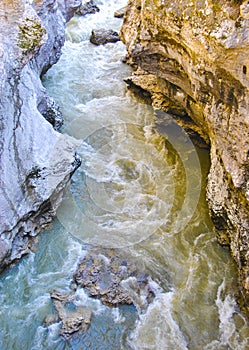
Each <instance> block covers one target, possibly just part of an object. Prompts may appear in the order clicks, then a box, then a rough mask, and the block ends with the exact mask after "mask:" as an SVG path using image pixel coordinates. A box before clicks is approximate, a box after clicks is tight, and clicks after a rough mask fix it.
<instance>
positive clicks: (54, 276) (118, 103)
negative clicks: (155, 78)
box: [0, 0, 249, 350]
mask: <svg viewBox="0 0 249 350" xmlns="http://www.w3.org/2000/svg"><path fill="white" fill-rule="evenodd" d="M96 2H97V3H98V4H99V7H100V12H99V13H97V14H94V15H88V16H86V17H82V18H80V17H75V18H73V19H72V20H71V22H70V23H69V24H68V26H67V42H66V44H65V47H64V49H63V55H62V57H61V59H60V61H59V62H58V63H57V64H56V65H55V66H54V67H52V68H51V69H50V70H49V72H48V73H47V74H46V76H45V78H44V85H45V86H46V88H47V89H48V91H49V93H50V94H51V95H52V96H53V97H54V98H55V100H56V101H57V102H58V103H59V104H60V106H61V108H62V112H63V115H64V118H65V125H64V127H63V130H62V131H63V132H66V133H68V134H70V135H71V136H72V137H75V138H77V139H78V140H79V147H78V153H79V154H80V155H81V158H82V166H81V167H80V168H79V169H78V171H77V172H76V173H75V174H74V176H73V178H72V181H71V183H70V185H69V187H68V190H67V193H66V195H65V198H64V200H63V202H62V205H61V207H60V209H59V210H58V215H57V218H56V219H55V221H54V223H53V226H52V227H51V228H50V229H48V230H46V231H45V232H43V233H42V235H41V239H40V242H39V247H38V250H37V251H36V253H31V254H30V255H29V256H27V257H25V258H24V259H22V260H21V262H19V263H18V264H17V265H16V266H14V267H13V268H12V269H10V270H9V271H7V272H6V273H5V274H3V275H2V276H1V280H0V286H1V296H0V298H1V305H2V307H1V310H0V329H1V330H0V332H1V337H0V348H1V349H6V350H7V349H16V350H17V349H18V350H19V349H25V350H26V349H90V350H92V349H98V350H99V349H103V350H104V349H106V350H107V349H108V350H110V349H117V350H118V349H150V350H152V349H155V350H161V349H170V350H171V349H172V350H176V349H191V350H203V349H206V350H210V349H213V350H214V349H215V350H217V349H219V350H225V349H226V350H227V349H234V350H240V349H241V350H244V349H247V348H248V347H249V331H248V324H247V323H246V321H245V319H244V317H243V315H242V314H241V313H240V311H239V309H238V306H237V305H236V302H235V298H234V295H235V293H236V278H237V276H236V270H235V266H234V263H233V260H232V259H231V257H230V254H229V251H228V250H226V249H224V248H222V247H220V246H219V245H218V244H217V240H216V237H215V231H214V227H213V225H212V223H211V221H210V218H209V215H208V208H207V204H206V201H205V184H206V177H207V172H208V168H209V157H208V151H207V150H198V149H196V148H195V147H194V146H193V144H192V142H191V140H189V138H188V136H187V135H186V134H185V132H184V131H183V130H182V129H181V128H180V127H178V126H177V125H176V124H175V123H174V121H173V120H172V117H171V116H168V115H166V114H160V113H158V112H156V115H155V111H153V109H152V108H151V107H150V106H148V105H146V104H142V103H140V102H138V101H137V100H136V98H135V97H134V96H133V95H132V94H131V93H130V92H129V91H127V89H126V86H125V83H124V82H123V78H125V77H127V76H128V75H129V74H130V68H129V67H128V66H127V65H125V64H124V63H122V57H124V56H125V54H126V51H125V47H124V45H123V44H122V43H121V42H118V43H115V44H107V45H105V46H94V45H92V44H90V43H89V35H90V32H91V30H92V29H93V28H96V27H104V28H108V29H110V28H112V29H114V30H118V29H119V27H120V25H121V23H122V20H120V19H116V18H113V12H114V11H115V10H116V9H119V8H121V7H122V6H123V5H124V4H125V1H122V0H120V1H96ZM92 246H98V247H100V248H101V247H104V248H105V247H108V248H114V249H117V254H118V253H119V251H122V252H123V253H125V254H127V256H129V258H130V259H133V260H134V261H135V262H136V264H137V266H138V267H139V268H141V269H142V270H144V271H146V272H147V273H148V274H149V275H150V287H151V289H152V290H153V291H154V293H155V295H156V297H155V299H154V300H153V302H152V303H151V304H150V305H148V306H147V308H146V309H143V310H142V309H141V308H140V307H139V305H140V304H139V303H140V302H141V303H143V301H144V300H143V296H142V295H141V296H138V299H137V304H136V307H135V306H123V307H120V308H110V307H107V306H104V305H103V304H101V302H100V301H99V300H97V299H92V298H89V297H88V295H87V292H86V291H84V290H83V289H78V290H77V298H78V299H77V303H78V305H81V306H85V307H87V308H89V309H91V310H92V312H93V319H92V323H91V326H90V328H89V329H88V331H87V332H86V333H85V334H80V335H78V336H76V337H74V338H73V339H72V340H70V341H67V342H66V341H64V340H63V339H62V338H61V337H60V336H59V331H60V327H61V324H60V323H59V322H58V323H55V324H53V325H50V326H49V327H45V326H44V323H43V322H44V319H45V317H46V316H47V315H48V314H51V312H53V304H52V302H51V299H50V292H51V291H52V290H53V289H59V290H61V291H69V290H70V286H71V283H72V276H73V272H74V271H75V269H76V266H77V263H78V261H79V259H80V258H81V257H82V256H84V254H85V252H86V251H87V250H88V249H89V248H90V247H92ZM125 287H126V288H127V289H129V288H131V287H130V284H129V281H126V282H125Z"/></svg>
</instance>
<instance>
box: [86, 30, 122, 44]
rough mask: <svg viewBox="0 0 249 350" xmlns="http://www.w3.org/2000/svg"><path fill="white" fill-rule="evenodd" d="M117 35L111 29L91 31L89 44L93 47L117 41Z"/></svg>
mask: <svg viewBox="0 0 249 350" xmlns="http://www.w3.org/2000/svg"><path fill="white" fill-rule="evenodd" d="M119 40H120V39H119V34H118V33H117V32H115V31H114V30H112V29H103V28H101V29H93V30H92V34H91V36H90V42H91V43H92V44H94V45H104V44H107V43H116V42H117V41H119Z"/></svg>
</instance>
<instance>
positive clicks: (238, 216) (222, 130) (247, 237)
mask: <svg viewBox="0 0 249 350" xmlns="http://www.w3.org/2000/svg"><path fill="white" fill-rule="evenodd" d="M121 37H122V40H123V41H124V42H125V43H126V46H127V49H128V58H127V60H128V62H129V63H130V64H132V65H133V66H134V68H135V71H134V73H133V74H132V76H130V77H129V78H128V79H127V80H126V81H127V83H128V84H130V85H131V86H136V87H138V88H139V89H141V91H146V92H147V94H148V93H149V96H150V98H151V100H152V104H153V105H154V106H155V107H156V108H161V109H163V110H165V111H167V112H170V113H173V114H175V116H176V118H177V119H178V120H179V122H180V123H182V124H183V125H185V127H187V128H188V129H189V130H192V132H193V133H196V132H197V133H198V134H199V135H200V136H201V138H202V139H204V140H205V141H206V142H207V143H208V144H210V149H211V151H210V154H211V169H210V173H209V178H208V185H207V200H208V203H209V206H210V212H211V216H212V218H213V221H214V223H215V226H216V228H217V232H218V238H219V241H220V242H221V243H222V244H229V245H230V247H231V252H232V255H233V257H234V259H235V261H236V262H237V264H238V267H239V269H238V271H239V286H240V291H241V300H242V304H243V305H244V306H245V307H246V308H247V311H248V312H249V249H248V243H249V219H248V213H249V210H248V209H249V205H248V200H249V185H248V178H249V163H248V157H249V90H248V88H249V61H248V57H249V2H248V1H236V0H233V1H225V0H222V1H216V0H208V1H206V0H205V1H204V0H196V1H195V0H193V1H186V0H181V1H168V0H130V1H129V2H128V6H127V11H126V15H125V18H124V23H123V28H122V31H121Z"/></svg>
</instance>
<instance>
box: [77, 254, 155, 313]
mask: <svg viewBox="0 0 249 350" xmlns="http://www.w3.org/2000/svg"><path fill="white" fill-rule="evenodd" d="M74 280H75V282H76V283H77V285H78V286H80V287H84V288H85V289H86V290H87V292H88V293H89V295H90V296H92V297H97V298H99V299H100V300H101V301H102V302H103V303H104V304H106V305H111V306H117V305H120V304H134V305H135V306H136V307H137V308H139V309H145V308H146V307H147V306H148V304H149V303H150V302H151V300H153V298H154V296H155V295H154V292H153V291H152V290H151V288H150V284H149V277H148V275H147V274H146V273H144V272H143V271H139V268H138V266H137V265H136V263H135V262H133V261H131V260H128V259H127V257H125V256H122V255H120V253H119V255H117V252H116V250H114V249H99V250H98V249H94V250H90V251H89V252H88V253H87V254H86V256H85V257H84V258H83V260H82V261H81V262H80V263H79V265H78V268H77V271H76V272H75V274H74Z"/></svg>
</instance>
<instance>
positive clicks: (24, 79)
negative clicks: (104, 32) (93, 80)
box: [0, 0, 81, 271]
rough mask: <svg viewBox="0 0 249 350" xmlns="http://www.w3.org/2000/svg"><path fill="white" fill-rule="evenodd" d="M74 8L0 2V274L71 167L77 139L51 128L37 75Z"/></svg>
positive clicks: (38, 223) (51, 205)
mask: <svg viewBox="0 0 249 350" xmlns="http://www.w3.org/2000/svg"><path fill="white" fill-rule="evenodd" d="M80 4H81V1H73V0H70V1H65V0H53V1H51V0H44V1H39V2H38V1H35V2H33V3H32V4H30V3H29V2H25V5H24V4H23V5H22V6H21V5H20V4H19V3H18V2H14V3H10V2H9V1H7V0H3V1H1V3H0V13H1V14H4V15H3V16H1V21H0V75H1V80H0V169H1V171H0V184H1V185H0V223H1V225H0V238H1V239H2V241H1V242H3V243H2V246H1V248H2V253H1V254H0V271H1V270H3V269H4V268H5V267H6V266H8V265H9V264H11V263H12V262H13V261H15V260H16V259H19V258H20V257H21V256H22V255H23V254H26V253H28V252H29V251H30V249H32V247H33V244H32V241H33V239H34V238H33V237H34V236H36V235H37V234H38V233H39V232H40V231H41V230H42V229H43V228H44V227H46V225H47V224H48V223H49V222H51V220H52V218H53V217H54V215H55V213H56V209H57V207H58V205H59V203H60V201H61V196H62V194H63V189H64V187H65V185H66V183H67V182H68V180H69V178H70V176H71V174H72V173H73V171H75V169H76V167H77V166H78V165H79V162H78V160H76V159H75V147H76V145H77V141H76V140H74V139H73V138H71V137H69V136H67V135H61V134H59V133H57V132H56V131H55V130H54V129H53V126H54V127H55V128H56V129H57V128H58V127H59V126H60V124H61V121H62V120H61V115H60V111H59V108H58V107H57V106H56V104H55V103H54V102H53V100H52V99H51V98H50V97H48V96H47V93H46V90H45V88H44V87H43V86H42V83H41V80H40V76H41V75H42V74H43V73H44V72H46V71H47V69H48V68H49V67H51V66H52V65H53V64H54V63H55V62H56V61H57V60H58V59H59V57H60V55H61V46H62V45H63V43H64V40H65V38H64V37H65V35H64V32H65V28H64V27H65V23H66V20H68V19H69V18H70V17H71V16H72V15H73V13H74V11H75V9H76V8H77V7H78V6H80ZM76 5H77V6H76ZM42 114H43V115H44V116H45V117H47V119H49V121H50V122H51V123H52V124H53V126H52V125H51V124H50V123H49V122H48V121H46V120H45V118H44V117H43V115H42Z"/></svg>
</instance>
